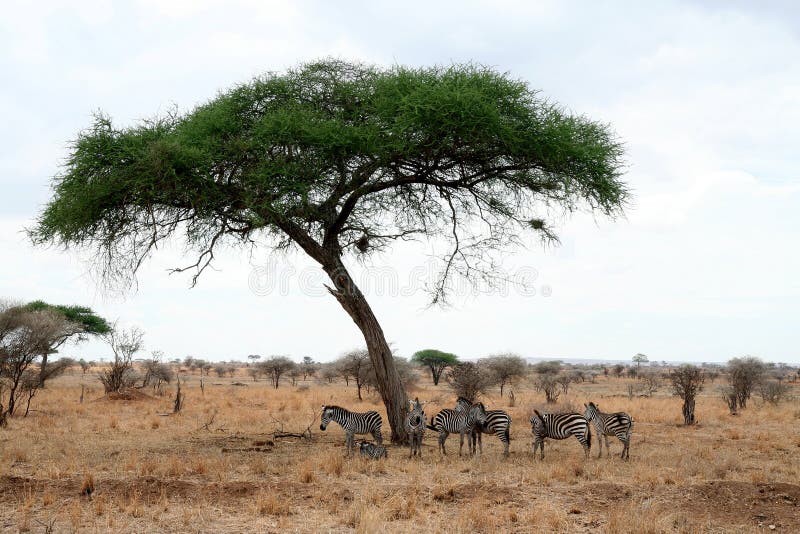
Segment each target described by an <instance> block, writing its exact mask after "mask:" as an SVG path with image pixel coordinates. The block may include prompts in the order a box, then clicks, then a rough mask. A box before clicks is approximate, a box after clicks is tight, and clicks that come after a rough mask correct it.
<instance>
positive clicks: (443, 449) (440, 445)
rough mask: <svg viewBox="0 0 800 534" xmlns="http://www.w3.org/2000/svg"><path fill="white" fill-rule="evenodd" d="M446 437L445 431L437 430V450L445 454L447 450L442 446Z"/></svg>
mask: <svg viewBox="0 0 800 534" xmlns="http://www.w3.org/2000/svg"><path fill="white" fill-rule="evenodd" d="M446 439H447V432H439V451H440V452H441V453H442V454H443V455H445V456H447V451H446V450H445V448H444V442H445V440H446Z"/></svg>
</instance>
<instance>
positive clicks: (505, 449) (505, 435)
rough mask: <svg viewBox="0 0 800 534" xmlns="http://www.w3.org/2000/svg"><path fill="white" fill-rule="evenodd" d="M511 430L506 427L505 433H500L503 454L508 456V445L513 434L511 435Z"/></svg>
mask: <svg viewBox="0 0 800 534" xmlns="http://www.w3.org/2000/svg"><path fill="white" fill-rule="evenodd" d="M509 434H510V432H509V431H508V429H505V430H504V431H503V433H502V434H501V435H500V441H502V442H503V456H508V445H509V442H510V441H511V436H510V435H509Z"/></svg>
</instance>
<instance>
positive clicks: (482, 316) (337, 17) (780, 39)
mask: <svg viewBox="0 0 800 534" xmlns="http://www.w3.org/2000/svg"><path fill="white" fill-rule="evenodd" d="M69 4H75V5H69ZM761 4H768V5H769V7H764V6H762V5H761ZM794 5H795V2H790V1H787V2H785V3H781V2H769V3H767V2H752V3H744V2H721V1H720V2H658V3H654V2H589V1H586V2H575V3H570V2H561V1H558V2H555V1H554V2H510V1H509V2H502V1H501V2H498V1H493V2H464V1H460V2H431V1H427V2H410V1H406V2H396V1H393V2H376V1H372V2H322V1H320V2H296V1H295V2H285V3H277V2H265V1H260V0H253V1H240V2H234V1H227V2H207V1H199V0H185V1H177V0H170V1H167V2H165V1H160V0H155V1H141V2H113V3H112V2H101V1H82V2H71V3H67V2H63V3H56V2H13V1H12V2H10V3H9V2H4V4H3V6H4V7H3V16H2V17H0V72H2V83H0V117H2V129H0V137H1V138H2V139H0V147H2V148H0V297H7V298H14V299H18V300H33V299H43V300H46V301H49V302H53V303H64V304H67V303H80V304H87V305H90V306H92V307H93V308H94V309H95V310H96V311H97V312H98V313H100V314H101V315H103V316H105V317H108V318H111V319H119V321H120V323H121V324H125V325H138V326H140V327H141V328H142V329H144V330H145V332H146V334H147V335H146V344H147V349H148V350H153V349H160V350H163V351H164V352H165V353H166V355H167V356H169V357H184V356H186V355H194V356H196V357H204V358H210V359H233V358H237V359H244V358H245V357H246V356H247V355H248V354H254V353H255V354H261V355H265V356H266V355H269V354H289V355H292V356H294V357H295V358H300V357H301V356H303V355H312V356H314V357H315V358H317V359H320V360H328V359H331V358H333V357H335V356H336V355H337V354H338V353H340V352H341V351H343V350H346V349H349V348H352V347H356V346H359V345H361V344H362V340H361V337H360V333H359V332H358V330H357V329H356V327H355V325H354V324H353V322H352V321H351V320H350V319H349V317H348V316H347V315H346V314H345V313H344V311H343V310H342V309H341V308H340V307H339V305H338V304H337V303H336V302H335V301H334V300H333V299H332V298H331V297H330V296H327V295H326V294H325V293H324V291H322V290H321V289H322V282H323V281H324V277H323V276H322V275H321V273H320V272H319V271H318V270H317V269H316V268H315V267H314V266H313V265H312V264H311V263H310V262H309V261H307V260H305V259H304V258H302V257H300V256H291V257H288V258H280V257H278V258H275V257H272V256H270V254H269V253H268V251H267V250H257V251H256V252H255V254H253V255H252V256H251V255H249V254H247V253H240V252H237V251H231V252H230V253H229V254H226V255H224V257H222V258H221V260H220V261H219V262H218V263H217V264H216V268H217V270H216V271H214V272H207V273H206V274H205V275H204V276H203V278H202V279H201V280H200V283H199V285H198V286H197V287H196V288H194V289H189V279H188V278H187V277H185V276H180V275H169V274H168V273H167V268H169V267H174V266H180V265H181V264H183V263H186V259H187V258H182V257H181V251H180V247H179V246H177V244H176V246H175V247H174V249H173V250H165V251H163V252H161V253H159V254H158V255H157V256H156V257H155V258H154V259H153V261H151V262H149V263H148V264H147V265H146V266H145V268H144V269H143V270H142V272H141V273H140V276H139V284H138V290H137V291H136V292H135V293H130V294H127V295H126V296H124V297H120V296H118V295H109V294H104V293H102V292H100V291H99V290H98V288H97V286H96V284H95V281H94V280H92V278H91V277H90V276H88V275H87V272H88V264H87V263H86V262H85V261H84V259H82V257H81V255H80V254H79V253H76V252H71V251H70V252H63V251H59V250H34V249H33V248H32V247H31V246H30V244H29V243H28V242H27V241H26V238H25V236H24V235H23V234H22V233H21V231H22V229H23V228H24V227H25V226H26V225H30V224H31V221H32V219H33V218H34V217H35V216H36V214H37V213H38V212H39V210H41V208H42V206H43V204H44V203H46V202H47V200H48V198H49V195H50V190H49V184H50V179H51V177H52V176H53V175H54V174H56V173H57V172H58V170H59V164H60V162H61V161H63V158H64V156H65V154H66V150H67V145H68V142H69V141H70V140H71V139H73V138H74V137H75V134H76V132H78V131H79V130H80V129H81V128H83V127H85V126H87V125H88V124H89V122H90V119H91V114H92V112H93V111H95V110H98V109H99V110H102V111H104V112H106V113H108V114H109V115H111V116H112V117H113V118H114V120H115V121H116V122H117V124H121V125H122V124H132V123H134V122H135V121H136V120H138V119H141V118H145V117H148V116H152V115H153V114H155V113H157V112H159V111H164V110H165V109H168V108H169V107H170V106H172V105H177V106H178V107H179V108H180V109H182V110H187V109H191V108H192V107H193V106H194V105H196V104H198V103H201V102H204V101H206V100H208V99H209V98H212V97H213V96H214V95H215V94H216V92H217V91H218V90H221V89H224V88H227V87H230V86H231V85H233V84H235V83H237V82H242V81H246V80H248V79H249V78H251V77H252V76H254V75H257V74H259V73H262V72H264V71H268V70H282V69H285V68H287V67H290V66H294V65H296V64H298V63H300V62H303V61H308V60H311V59H315V58H320V57H325V56H335V57H340V58H345V59H353V60H360V61H365V62H370V63H375V64H378V65H392V64H403V65H432V64H450V63H452V62H466V61H474V62H478V63H483V64H486V65H491V66H493V67H495V68H497V69H499V70H501V71H508V72H510V73H511V74H512V75H513V76H514V77H518V78H523V79H525V80H527V81H528V82H529V83H530V85H531V87H534V88H537V89H539V90H541V91H542V94H543V95H545V96H547V97H548V98H552V99H554V100H557V101H559V102H560V103H562V104H563V105H565V106H566V107H567V108H568V109H570V110H572V111H574V112H576V113H582V114H586V115H588V116H590V117H592V118H596V119H600V120H603V121H606V122H608V123H610V124H612V125H613V127H614V129H615V130H616V131H617V133H618V134H619V136H620V137H621V138H622V139H623V140H624V141H625V144H626V146H627V161H628V163H629V169H628V172H627V175H626V179H627V181H628V183H629V184H630V187H631V189H632V190H633V193H634V199H633V204H632V206H631V208H630V210H629V211H628V213H627V217H626V218H625V219H622V220H618V221H609V220H605V219H594V218H592V217H591V216H588V215H578V216H575V217H573V218H572V219H569V220H560V221H557V223H558V229H559V231H560V235H561V238H562V245H561V246H560V247H554V248H549V249H542V248H541V246H540V245H539V243H538V241H537V240H536V239H535V238H531V241H530V246H529V247H528V248H527V249H526V250H521V251H520V252H519V253H518V254H516V255H514V256H511V257H508V258H505V261H506V269H507V270H508V272H509V274H511V275H512V276H517V277H522V278H525V279H526V280H527V281H528V282H529V285H530V286H531V287H532V289H533V290H534V291H527V292H523V291H520V290H519V288H515V287H509V288H507V289H506V291H500V292H496V293H494V294H478V295H473V294H472V293H470V292H468V291H467V290H466V289H465V290H464V291H461V292H460V294H459V295H457V296H456V298H454V299H453V304H452V306H451V307H449V308H446V309H441V308H434V309H429V308H426V303H427V295H426V293H425V292H424V283H423V282H424V278H425V276H424V273H425V272H427V264H426V262H427V261H428V260H427V255H426V254H427V253H428V252H430V245H426V244H419V245H405V246H403V247H398V248H397V249H395V251H394V252H393V254H391V255H386V256H383V257H381V258H376V259H375V260H374V261H373V262H372V263H371V264H370V265H367V266H361V267H358V266H357V270H358V272H359V273H360V274H359V275H358V276H359V279H361V280H363V282H364V285H365V286H367V287H365V292H366V293H367V297H368V299H369V300H370V301H371V303H372V304H373V306H374V308H375V310H376V313H377V315H378V318H379V319H380V320H381V322H382V325H383V327H384V330H385V332H386V335H387V338H388V339H389V340H391V341H392V342H394V345H395V347H396V348H397V349H398V351H399V353H400V354H401V355H404V356H409V355H410V354H412V353H413V352H414V351H416V350H418V349H421V348H427V347H434V348H440V349H445V350H448V351H452V352H455V353H457V354H459V355H460V356H462V357H465V358H477V357H481V356H485V355H487V354H490V353H494V352H499V351H514V352H518V353H520V354H522V355H524V356H526V357H534V358H535V357H547V358H611V359H630V358H631V357H632V356H633V355H634V354H636V353H637V352H642V353H645V354H647V355H648V356H649V357H650V359H651V360H684V361H685V360H694V361H725V360H727V359H729V358H731V357H734V356H740V355H743V354H752V355H755V356H759V357H761V358H763V359H765V360H769V361H784V362H794V363H797V362H799V361H800V327H798V326H799V325H798V317H800V246H798V237H800V209H799V208H800V170H798V169H800V129H798V124H800V61H798V58H800V10H798V9H797V8H795V7H793V6H794ZM189 263H191V262H189ZM388 267H392V268H393V269H394V270H393V271H392V270H391V269H388ZM365 269H366V272H365ZM376 273H377V274H376ZM369 276H372V278H369ZM380 276H383V278H382V279H383V280H384V281H388V282H386V283H385V284H384V287H383V290H381V287H380V284H378V283H374V280H375V279H376V278H378V277H380ZM392 277H394V278H392ZM392 279H394V282H392ZM370 280H373V282H371V283H370ZM392 286H393V287H392ZM62 352H63V353H64V354H66V355H71V356H76V357H80V356H83V357H90V358H98V357H101V356H104V355H105V354H106V353H107V351H106V349H105V347H104V345H103V344H102V343H99V342H91V343H86V344H83V345H81V346H78V347H75V346H72V347H67V348H66V349H64V350H63V351H62Z"/></svg>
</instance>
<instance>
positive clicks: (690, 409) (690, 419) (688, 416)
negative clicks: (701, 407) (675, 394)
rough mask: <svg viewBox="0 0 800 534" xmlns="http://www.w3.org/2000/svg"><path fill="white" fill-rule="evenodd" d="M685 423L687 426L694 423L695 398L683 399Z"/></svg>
mask: <svg viewBox="0 0 800 534" xmlns="http://www.w3.org/2000/svg"><path fill="white" fill-rule="evenodd" d="M683 423H684V424H685V425H686V426H691V425H693V424H694V398H687V399H686V400H684V401H683Z"/></svg>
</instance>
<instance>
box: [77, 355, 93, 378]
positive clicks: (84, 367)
mask: <svg viewBox="0 0 800 534" xmlns="http://www.w3.org/2000/svg"><path fill="white" fill-rule="evenodd" d="M78 365H80V366H81V373H82V375H83V376H86V371H88V370H89V369H91V368H92V364H91V363H89V362H87V361H86V360H84V359H83V358H81V359H80V360H78Z"/></svg>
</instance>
